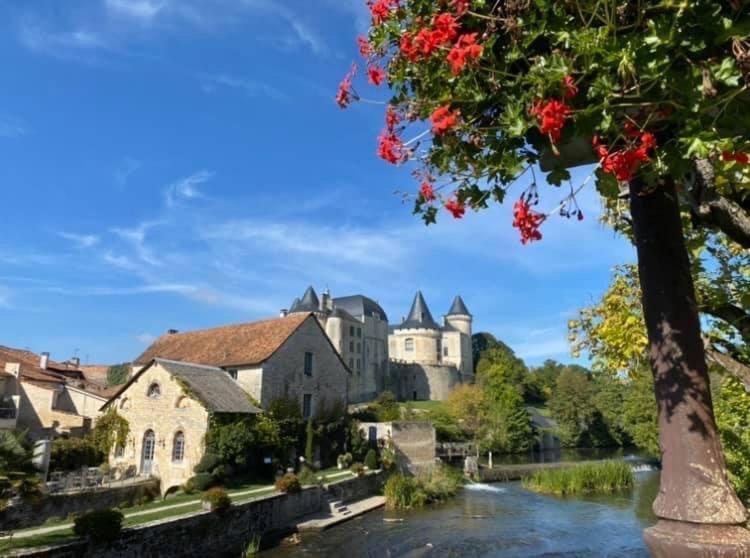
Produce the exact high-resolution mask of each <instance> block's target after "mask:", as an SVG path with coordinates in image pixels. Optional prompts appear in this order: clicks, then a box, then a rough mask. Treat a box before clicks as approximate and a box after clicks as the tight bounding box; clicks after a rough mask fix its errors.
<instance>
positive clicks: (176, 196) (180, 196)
mask: <svg viewBox="0 0 750 558" xmlns="http://www.w3.org/2000/svg"><path fill="white" fill-rule="evenodd" d="M213 176H214V173H213V172H211V171H207V170H201V171H198V172H196V173H193V174H191V175H190V176H186V177H185V178H181V179H179V180H177V181H176V182H173V183H172V184H170V185H169V186H167V189H166V191H165V193H164V198H165V202H166V204H167V207H172V206H173V205H175V204H176V203H177V202H178V201H180V200H192V199H196V198H202V197H204V195H203V193H202V192H201V191H200V189H199V188H198V187H199V186H200V185H201V184H205V183H206V182H208V181H209V180H211V179H212V178H213Z"/></svg>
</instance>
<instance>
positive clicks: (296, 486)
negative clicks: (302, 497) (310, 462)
mask: <svg viewBox="0 0 750 558" xmlns="http://www.w3.org/2000/svg"><path fill="white" fill-rule="evenodd" d="M274 486H275V487H276V490H278V491H279V492H286V493H287V494H294V493H295V492H300V491H301V490H302V485H301V484H300V482H299V479H298V478H297V475H295V474H294V473H287V474H285V475H284V476H283V477H281V478H280V479H278V480H277V481H276V482H275V483H274Z"/></svg>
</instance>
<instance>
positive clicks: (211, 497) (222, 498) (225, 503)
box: [201, 486, 232, 512]
mask: <svg viewBox="0 0 750 558" xmlns="http://www.w3.org/2000/svg"><path fill="white" fill-rule="evenodd" d="M201 502H205V503H208V504H210V505H211V510H212V511H215V512H223V511H226V510H228V509H229V507H230V506H231V505H232V499H231V498H230V497H229V494H227V491H226V490H224V489H223V488H221V487H220V486H216V487H214V488H210V489H208V490H206V491H205V492H204V493H203V494H202V495H201Z"/></svg>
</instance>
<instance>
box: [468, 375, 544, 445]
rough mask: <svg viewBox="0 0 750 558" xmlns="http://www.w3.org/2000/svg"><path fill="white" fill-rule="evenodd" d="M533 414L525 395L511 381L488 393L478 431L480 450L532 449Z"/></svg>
mask: <svg viewBox="0 0 750 558" xmlns="http://www.w3.org/2000/svg"><path fill="white" fill-rule="evenodd" d="M532 434H533V432H532V429H531V418H530V416H529V413H528V411H527V410H526V406H525V405H524V401H523V397H521V395H520V394H519V393H518V391H517V390H516V389H515V388H514V387H513V386H511V385H505V386H503V387H500V388H499V389H498V390H496V391H495V392H494V393H493V395H492V396H491V397H487V398H486V400H485V404H484V412H483V413H482V426H481V427H480V429H479V431H478V440H479V450H480V451H481V452H488V451H493V452H498V453H518V452H523V451H526V450H528V449H529V444H530V442H531V438H532Z"/></svg>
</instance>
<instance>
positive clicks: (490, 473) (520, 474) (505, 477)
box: [479, 458, 658, 482]
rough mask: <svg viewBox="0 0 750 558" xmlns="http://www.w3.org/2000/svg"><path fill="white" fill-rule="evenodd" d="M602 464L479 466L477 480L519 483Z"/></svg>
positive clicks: (645, 464)
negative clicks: (555, 471) (557, 471)
mask: <svg viewBox="0 0 750 558" xmlns="http://www.w3.org/2000/svg"><path fill="white" fill-rule="evenodd" d="M596 463H602V460H587V461H553V462H549V463H525V464H512V465H503V464H500V465H494V466H493V467H492V468H490V467H487V466H482V465H480V467H479V480H480V481H481V482H510V481H520V480H522V479H524V478H526V477H530V476H531V475H533V474H534V473H536V472H538V471H543V470H549V469H563V468H569V467H575V466H577V465H582V464H596ZM627 463H628V464H629V465H631V466H632V467H633V468H634V469H635V470H654V469H657V468H658V462H656V461H654V460H649V459H641V458H635V459H629V460H627Z"/></svg>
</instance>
